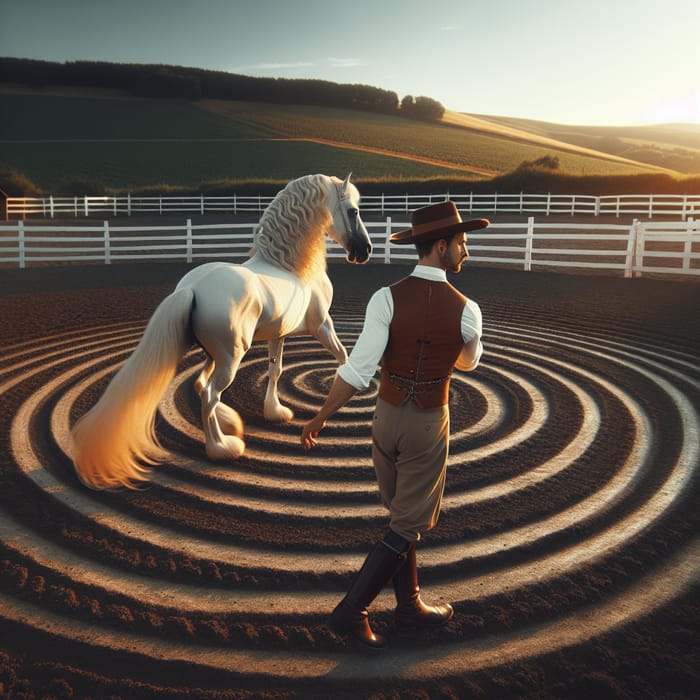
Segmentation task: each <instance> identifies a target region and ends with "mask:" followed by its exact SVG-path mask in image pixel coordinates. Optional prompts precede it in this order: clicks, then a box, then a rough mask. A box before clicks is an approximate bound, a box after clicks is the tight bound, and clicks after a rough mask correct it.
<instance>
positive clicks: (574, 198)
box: [571, 194, 576, 216]
mask: <svg viewBox="0 0 700 700" xmlns="http://www.w3.org/2000/svg"><path fill="white" fill-rule="evenodd" d="M575 213H576V195H575V194H572V195H571V216H573V215H574V214H575Z"/></svg>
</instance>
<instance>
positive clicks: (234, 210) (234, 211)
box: [233, 192, 238, 214]
mask: <svg viewBox="0 0 700 700" xmlns="http://www.w3.org/2000/svg"><path fill="white" fill-rule="evenodd" d="M233 213H234V214H238V195H237V194H236V193H235V192H234V194H233Z"/></svg>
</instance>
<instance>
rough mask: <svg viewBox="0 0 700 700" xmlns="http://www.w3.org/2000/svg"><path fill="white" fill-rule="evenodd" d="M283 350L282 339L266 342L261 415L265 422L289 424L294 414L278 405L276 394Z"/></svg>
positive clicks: (280, 374)
mask: <svg viewBox="0 0 700 700" xmlns="http://www.w3.org/2000/svg"><path fill="white" fill-rule="evenodd" d="M283 349H284V338H277V339H275V340H270V341H269V342H268V370H267V391H266V392H265V403H264V405H263V415H264V416H265V418H266V419H267V420H273V421H278V422H280V423H289V421H291V420H292V418H294V412H293V411H292V410H291V409H290V408H287V407H286V406H283V405H282V404H281V403H280V399H279V395H278V393H277V382H279V378H280V376H282V351H283Z"/></svg>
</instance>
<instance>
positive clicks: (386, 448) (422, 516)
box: [372, 399, 450, 542]
mask: <svg viewBox="0 0 700 700" xmlns="http://www.w3.org/2000/svg"><path fill="white" fill-rule="evenodd" d="M449 434H450V413H449V408H448V406H440V407H439V408H429V409H421V408H418V407H417V406H416V404H415V403H414V402H413V401H410V400H409V401H407V402H406V403H404V404H403V405H401V406H393V405H392V404H390V403H388V402H387V401H384V400H383V399H378V400H377V406H376V408H375V412H374V422H373V424H372V460H373V462H374V470H375V472H376V475H377V482H378V484H379V493H380V496H381V500H382V504H383V505H384V506H385V507H386V508H387V509H388V510H389V513H390V516H391V520H390V522H389V526H390V528H391V529H392V530H393V531H394V532H396V533H397V534H399V535H401V537H403V538H404V539H406V540H408V541H409V542H416V541H417V540H419V539H420V537H421V533H423V532H427V531H428V530H430V529H431V528H433V527H435V524H436V523H437V520H438V516H439V514H440V504H441V503H442V494H443V491H444V489H445V473H446V471H447V453H448V448H449Z"/></svg>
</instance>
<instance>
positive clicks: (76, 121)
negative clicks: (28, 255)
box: [0, 92, 657, 192]
mask: <svg viewBox="0 0 700 700" xmlns="http://www.w3.org/2000/svg"><path fill="white" fill-rule="evenodd" d="M306 139H322V140H330V141H334V142H339V143H340V144H344V145H345V146H339V145H324V144H319V143H313V142H311V141H307V140H306ZM348 145H352V146H354V147H356V148H361V147H371V148H375V149H383V150H386V151H390V152H392V153H396V154H401V155H402V157H397V156H396V155H381V154H377V153H368V152H364V151H362V150H356V148H350V147H346V146H348ZM0 149H1V150H0V170H2V169H4V170H7V169H11V170H16V171H18V172H20V173H23V174H24V175H25V176H27V177H28V178H29V179H30V180H31V181H32V182H34V183H35V184H36V185H37V186H38V187H39V188H40V189H41V190H43V191H46V192H58V191H60V190H61V189H62V188H63V187H65V186H66V183H67V182H69V181H71V180H75V179H79V180H82V181H87V182H90V183H95V184H98V183H99V184H102V185H104V186H105V187H106V188H109V189H119V190H127V189H132V190H133V189H139V188H144V187H148V186H159V185H172V186H186V187H193V188H196V187H198V186H200V185H201V183H205V182H213V181H221V180H231V181H246V180H260V179H262V180H288V179H292V178H295V177H298V176H300V175H303V174H306V173H312V172H325V173H328V174H335V175H340V176H343V175H344V174H346V173H347V172H348V171H353V173H354V176H355V178H356V179H358V180H362V179H365V180H372V179H374V180H399V181H401V180H414V179H428V178H438V177H454V176H455V175H458V176H461V177H464V178H467V179H469V178H471V179H475V178H477V177H480V178H481V179H483V178H484V176H483V175H482V176H477V175H475V174H474V173H469V172H468V171H467V170H463V171H461V170H455V169H453V168H448V167H443V166H442V165H441V164H429V163H423V162H417V161H415V160H412V158H413V157H420V158H430V159H434V160H437V161H442V162H445V163H449V164H454V166H457V167H458V168H459V167H463V168H467V167H471V168H475V169H483V170H488V171H492V172H494V173H504V172H510V171H512V170H514V169H515V168H516V167H517V166H518V165H519V164H520V163H522V162H523V161H526V160H527V161H532V160H536V159H538V158H541V157H542V156H543V155H556V156H557V157H558V158H559V163H560V170H561V171H562V172H568V173H572V174H575V175H619V174H629V173H640V172H651V171H654V170H657V168H654V167H652V166H649V167H644V166H635V165H630V164H624V163H619V162H614V161H611V160H606V159H605V158H596V157H591V156H584V155H579V154H575V153H572V152H568V151H566V150H561V151H558V150H555V149H552V148H547V147H544V146H538V145H533V144H530V143H525V142H522V141H517V140H513V139H506V138H499V137H497V136H494V135H486V134H484V133H478V132H476V131H473V130H467V129H462V128H458V127H451V126H444V125H436V124H424V123H420V122H415V121H410V120H406V119H401V118H399V117H389V116H384V115H377V114H372V113H367V112H362V111H357V112H355V111H347V110H335V109H331V108H321V107H304V106H288V105H273V104H256V103H242V102H208V101H202V102H200V103H194V102H187V101H184V100H183V101H181V100H157V99H136V98H106V97H94V98H93V97H85V96H82V97H79V96H59V95H50V94H9V93H7V92H5V93H0Z"/></svg>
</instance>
